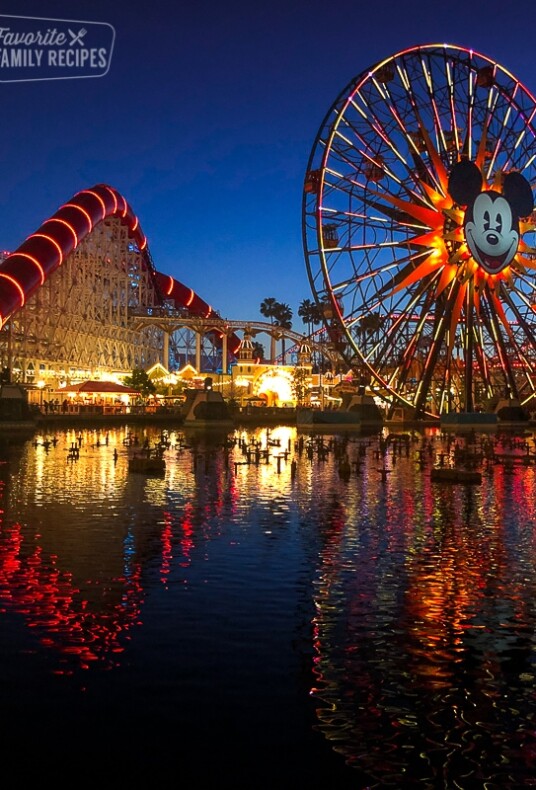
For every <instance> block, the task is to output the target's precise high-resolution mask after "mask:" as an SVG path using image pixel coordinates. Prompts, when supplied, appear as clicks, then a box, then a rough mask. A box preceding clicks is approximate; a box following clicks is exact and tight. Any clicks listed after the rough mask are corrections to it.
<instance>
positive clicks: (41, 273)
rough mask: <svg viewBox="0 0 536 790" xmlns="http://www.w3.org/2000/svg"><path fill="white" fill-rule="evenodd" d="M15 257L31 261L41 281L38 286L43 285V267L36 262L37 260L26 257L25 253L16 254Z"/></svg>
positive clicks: (29, 256) (31, 256)
mask: <svg viewBox="0 0 536 790" xmlns="http://www.w3.org/2000/svg"><path fill="white" fill-rule="evenodd" d="M17 255H18V257H19V258H27V260H29V261H31V263H33V264H34V266H36V268H37V270H38V272H39V276H40V279H41V282H40V285H43V283H44V282H45V272H44V270H43V267H42V266H41V264H40V263H39V261H38V260H37V258H34V257H33V255H28V253H27V252H18V253H17Z"/></svg>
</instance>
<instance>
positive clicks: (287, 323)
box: [273, 302, 292, 365]
mask: <svg viewBox="0 0 536 790" xmlns="http://www.w3.org/2000/svg"><path fill="white" fill-rule="evenodd" d="M273 316H274V324H275V325H276V326H280V327H281V329H292V309H291V308H290V306H289V305H288V304H284V303H283V302H276V304H275V306H274V312H273ZM281 357H282V360H283V365H284V364H285V335H283V336H282V338H281Z"/></svg>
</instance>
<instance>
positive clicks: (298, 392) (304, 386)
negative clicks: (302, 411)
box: [291, 365, 309, 406]
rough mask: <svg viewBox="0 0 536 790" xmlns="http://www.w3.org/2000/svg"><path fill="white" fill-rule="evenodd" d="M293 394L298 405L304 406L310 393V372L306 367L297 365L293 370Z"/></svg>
mask: <svg viewBox="0 0 536 790" xmlns="http://www.w3.org/2000/svg"><path fill="white" fill-rule="evenodd" d="M291 388H292V394H293V395H294V397H295V398H296V403H297V405H298V406H303V405H304V403H306V402H307V400H308V395H309V373H308V371H307V370H306V368H303V367H301V366H300V365H296V367H295V368H294V370H293V371H292V383H291Z"/></svg>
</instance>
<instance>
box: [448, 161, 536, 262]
mask: <svg viewBox="0 0 536 790" xmlns="http://www.w3.org/2000/svg"><path fill="white" fill-rule="evenodd" d="M481 189H482V174H481V173H480V170H479V169H478V167H477V166H476V165H475V164H474V163H473V162H469V160H468V159H463V160H462V161H461V162H459V163H458V164H457V165H455V167H454V168H453V170H452V173H451V174H450V178H449V185H448V191H449V194H450V195H451V197H452V199H453V200H454V201H455V202H456V203H458V204H459V205H461V206H463V205H465V206H467V208H466V211H465V217H464V223H463V227H464V234H465V240H466V242H467V246H468V247H469V249H470V251H471V254H472V256H473V258H474V259H475V261H476V262H477V263H478V264H479V265H480V266H481V267H482V268H483V269H484V270H485V271H486V272H488V274H498V273H499V272H501V271H502V270H503V269H504V268H505V267H506V266H508V265H509V264H510V263H511V262H512V260H513V259H514V256H515V254H516V252H517V248H518V245H519V217H525V216H528V215H529V214H530V213H531V212H532V208H533V202H534V201H533V197H532V189H531V187H530V184H529V182H528V181H527V180H526V178H525V177H524V176H522V175H521V173H507V174H506V175H505V176H504V179H503V193H502V194H501V193H500V192H496V191H494V190H488V191H484V192H481Z"/></svg>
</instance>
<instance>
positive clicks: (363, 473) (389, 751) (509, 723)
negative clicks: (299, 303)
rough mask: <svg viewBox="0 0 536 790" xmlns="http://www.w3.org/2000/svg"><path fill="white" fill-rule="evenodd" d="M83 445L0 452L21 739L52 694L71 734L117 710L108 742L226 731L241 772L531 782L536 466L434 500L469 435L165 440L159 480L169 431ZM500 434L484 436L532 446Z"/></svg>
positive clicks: (384, 782)
mask: <svg viewBox="0 0 536 790" xmlns="http://www.w3.org/2000/svg"><path fill="white" fill-rule="evenodd" d="M136 432H137V439H138V444H137V445H132V444H130V442H129V439H128V437H129V436H132V435H133V434H135V433H136ZM79 433H80V432H78V431H76V432H75V431H72V430H70V431H59V432H57V434H56V439H57V442H56V443H55V444H51V445H50V446H48V447H44V446H43V440H44V439H45V437H44V436H39V435H36V437H35V438H36V440H37V441H36V442H35V443H34V442H25V443H21V444H12V445H10V446H9V447H8V448H4V449H3V450H0V460H3V461H5V463H0V486H1V488H0V509H1V510H3V513H0V621H2V622H3V623H4V627H5V628H6V631H7V633H8V636H9V642H7V643H6V646H5V649H4V650H3V652H2V654H1V655H0V669H2V673H1V674H2V677H3V678H4V679H5V682H4V695H3V696H4V702H5V703H6V705H5V707H6V710H7V712H8V715H9V711H11V713H12V717H13V723H14V729H15V731H17V730H18V727H19V726H22V723H21V722H18V721H17V720H16V718H17V716H19V715H20V713H19V709H20V700H21V698H23V699H24V700H25V706H26V707H25V710H27V711H28V714H29V715H30V716H34V717H35V719H36V721H38V722H39V724H40V725H42V724H43V723H46V721H47V720H48V719H47V716H48V714H47V713H46V711H45V707H46V704H47V703H49V702H50V701H51V700H52V699H53V700H54V706H55V708H57V709H58V710H59V711H60V712H61V715H62V716H63V717H64V718H65V719H66V720H67V721H71V720H73V721H74V722H75V723H76V724H77V725H80V720H82V719H84V720H89V721H91V722H94V721H96V720H97V719H98V713H99V711H100V707H101V706H103V705H104V704H106V706H107V710H108V711H112V716H111V719H112V721H108V719H106V721H104V722H103V721H102V720H100V719H99V727H101V728H103V727H104V731H105V732H106V733H107V734H108V735H110V736H111V737H115V738H118V737H119V733H120V732H121V731H127V730H128V731H129V739H130V741H132V742H133V743H136V739H135V737H134V736H133V735H132V733H131V732H130V730H129V727H130V726H132V728H133V729H134V724H133V722H134V721H135V722H136V726H138V725H140V726H141V724H140V720H141V722H142V724H143V730H144V732H145V740H144V741H143V743H144V745H145V748H146V749H147V738H149V736H150V733H148V731H147V730H148V728H154V730H155V733H156V734H155V743H152V748H153V749H154V750H155V751H159V750H160V749H162V752H166V753H167V751H166V749H165V748H164V745H165V742H166V741H167V739H168V738H169V739H170V740H172V741H174V742H176V740H177V737H179V738H180V739H181V743H182V745H183V748H182V753H181V759H182V760H183V762H184V760H185V759H192V757H191V754H193V753H194V751H195V748H196V746H199V744H206V743H207V742H208V741H210V742H211V750H212V752H214V749H215V746H214V743H213V741H214V737H215V736H214V734H215V733H217V740H218V750H217V751H218V755H219V760H220V761H226V760H227V761H229V762H228V768H229V771H230V773H231V774H232V775H234V776H235V778H236V775H237V774H236V772H237V770H238V769H237V764H235V763H234V762H233V761H232V759H231V757H230V756H229V755H230V753H231V752H232V751H233V750H234V751H236V745H237V744H241V745H242V746H243V753H242V756H241V758H240V761H239V764H240V765H241V766H243V765H244V764H245V763H247V764H249V765H256V766H258V765H259V764H261V763H262V764H263V772H264V773H265V774H266V772H267V771H269V770H272V773H273V776H274V777H276V776H278V775H279V773H280V775H281V776H286V777H287V778H288V780H289V781H290V778H291V777H292V776H293V775H294V776H295V778H296V777H297V776H303V777H308V776H310V777H314V776H317V777H319V779H318V781H319V785H318V786H325V785H322V784H321V782H320V778H321V776H322V771H323V770H324V771H325V773H326V775H330V776H332V784H331V786H333V787H342V786H343V781H346V780H347V779H348V786H353V787H356V788H357V787H359V788H365V787H410V786H413V785H415V786H417V785H418V786H420V787H430V788H433V787H444V788H454V787H462V788H466V787H467V788H469V787H471V788H473V787H482V788H484V787H486V788H494V787H497V788H498V787H501V788H505V787H507V788H510V787H511V788H515V787H521V786H533V784H534V780H533V778H532V775H533V765H534V759H535V757H536V747H535V741H534V735H535V722H534V713H535V704H534V686H535V684H534V671H535V670H534V661H535V658H534V656H535V646H536V639H535V633H534V632H535V625H536V613H535V603H534V601H535V600H536V595H535V593H536V572H535V560H534V558H535V556H536V554H535V545H534V544H535V527H534V523H535V513H534V508H535V505H534V502H535V493H536V492H535V486H536V483H535V477H536V464H533V463H526V464H521V463H516V464H515V465H513V466H512V468H510V465H508V464H505V463H504V462H503V463H496V462H494V461H493V460H490V461H487V462H486V461H485V460H482V459H481V460H480V461H479V463H480V465H481V468H482V469H483V483H482V485H479V486H465V485H460V486H453V485H444V484H443V485H441V484H437V483H432V482H431V480H430V473H429V470H430V467H431V465H432V464H433V463H436V462H437V459H438V457H439V454H440V453H442V452H443V453H449V452H450V453H451V454H452V453H453V451H454V447H455V446H464V447H465V445H466V444H467V440H465V439H456V438H455V437H450V438H445V437H440V436H438V435H432V434H427V435H426V436H424V437H423V436H422V435H420V434H413V435H412V436H410V435H409V434H407V435H405V436H400V435H398V434H396V435H394V437H393V436H392V437H391V440H390V441H385V438H384V439H382V442H381V444H380V442H379V441H378V437H353V438H350V439H343V437H329V436H324V437H318V438H315V439H314V440H311V439H309V438H308V437H306V436H301V437H300V438H298V437H297V436H296V432H295V430H294V429H290V428H283V427H282V428H276V429H273V430H272V431H270V432H269V433H268V432H267V431H266V430H261V429H259V430H256V431H251V432H249V433H243V434H239V433H238V432H237V433H235V434H232V435H231V436H230V437H226V436H225V435H213V436H209V437H206V436H203V435H198V434H195V433H191V434H188V433H186V434H185V433H182V432H180V431H177V432H173V431H170V432H169V434H168V435H167V436H166V437H165V438H166V447H165V449H164V457H165V459H166V472H165V474H164V475H162V476H147V475H139V474H133V473H129V472H128V458H129V457H130V456H131V455H132V454H133V453H135V452H139V451H140V445H141V444H142V443H143V440H144V438H145V437H146V436H147V438H148V439H149V441H150V444H151V445H155V444H156V443H157V442H158V440H159V437H160V431H159V429H157V428H153V427H150V428H133V429H131V430H129V428H121V429H116V428H114V429H110V430H109V431H108V432H107V433H104V432H103V431H97V430H83V431H82V432H81V434H80V440H81V443H80V455H79V457H78V458H72V457H71V456H70V452H69V451H70V448H72V446H73V445H77V444H78V441H79ZM230 438H232V439H233V441H232V442H231V441H229V439H230ZM498 441H499V440H498V439H497V438H496V437H489V436H487V437H477V444H479V449H480V447H484V448H485V449H486V450H487V451H488V454H489V453H490V452H491V451H493V452H495V453H496V452H498V451H499V450H500V451H501V452H502V453H506V452H508V453H514V454H516V455H519V456H523V455H526V456H527V458H529V453H531V452H533V450H534V446H533V442H532V438H531V437H529V445H527V444H526V443H523V442H522V440H521V439H515V440H514V439H509V438H507V437H505V438H504V440H503V441H502V446H498ZM254 442H256V443H257V445H256V447H255V445H254V444H253V443H254ZM114 451H116V453H117V457H116V458H114ZM265 451H267V452H266V453H265ZM344 454H346V455H347V456H348V459H349V461H350V465H351V475H350V478H349V479H345V478H344V477H343V476H341V474H340V473H339V461H340V458H341V457H342V456H343V455H344ZM292 462H294V464H293V463H292ZM21 623H22V624H23V625H24V628H23V629H21V628H20V624H21ZM28 656H30V657H31V660H30V661H29V663H27V662H28ZM81 695H82V697H83V702H81V701H80V700H81V699H82V697H81ZM36 700H40V703H39V705H37V704H36ZM41 705H42V706H43V707H42V708H41V707H40V706H41ZM311 705H312V706H313V707H312V708H311ZM113 722H115V729H114V728H113V727H112V723H113ZM108 727H110V728H111V729H110V730H108ZM309 729H310V730H311V731H313V732H314V737H319V734H320V737H321V743H322V744H323V745H324V748H325V752H322V751H321V750H318V749H317V746H318V742H317V741H314V740H310V739H309V736H308V735H307V733H306V730H309ZM86 737H88V738H91V737H95V733H94V732H91V733H89V734H87V735H86ZM311 737H313V736H311ZM149 740H150V738H149ZM130 741H129V742H130ZM131 745H132V744H131ZM175 748H177V746H176V744H175ZM246 753H247V755H248V757H247V759H246V756H245V755H246ZM159 754H160V752H159ZM188 754H190V757H188ZM329 755H332V757H333V760H334V761H335V762H330V757H329ZM161 757H162V755H161V754H160V758H161ZM196 759H199V758H198V757H197V758H196ZM289 761H290V762H289ZM292 761H293V762H292ZM339 763H340V766H341V773H340V775H339V774H337V775H335V774H334V773H333V770H334V766H337V765H339ZM344 764H346V767H345V765H344ZM289 765H290V767H289ZM342 769H344V770H342ZM241 770H242V769H241ZM345 772H347V773H345ZM307 784H308V786H309V787H312V786H314V784H313V782H312V780H311V781H308V783H307ZM257 786H260V785H259V784H257ZM279 786H282V787H283V786H285V785H284V784H279Z"/></svg>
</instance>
